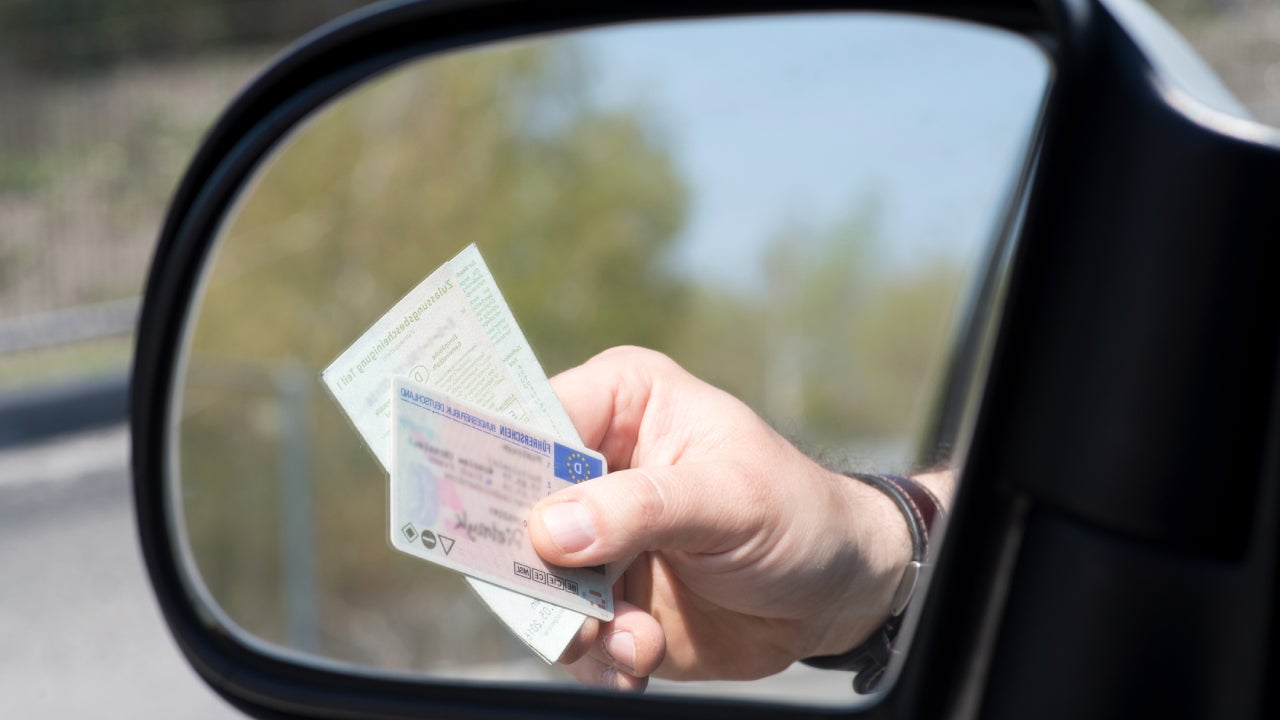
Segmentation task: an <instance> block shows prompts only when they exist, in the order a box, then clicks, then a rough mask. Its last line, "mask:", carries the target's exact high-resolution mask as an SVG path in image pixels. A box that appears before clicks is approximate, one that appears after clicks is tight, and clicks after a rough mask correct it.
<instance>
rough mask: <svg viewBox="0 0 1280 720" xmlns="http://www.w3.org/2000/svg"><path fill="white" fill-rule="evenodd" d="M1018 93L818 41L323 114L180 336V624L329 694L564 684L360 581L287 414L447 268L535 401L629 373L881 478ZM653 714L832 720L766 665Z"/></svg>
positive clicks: (397, 90)
mask: <svg viewBox="0 0 1280 720" xmlns="http://www.w3.org/2000/svg"><path fill="white" fill-rule="evenodd" d="M1048 76H1049V68H1048V65H1047V63H1046V61H1045V59H1044V57H1043V56H1042V55H1041V54H1040V53H1039V52H1038V51H1037V49H1036V48H1035V47H1033V46H1031V45H1030V44H1028V43H1026V42H1025V41H1023V40H1021V39H1019V38H1013V37H1010V36H1007V35H1005V34H1002V33H999V32H995V31H991V30H988V29H983V28H978V27H975V26H968V25H961V24H956V23H947V22H940V21H934V20H929V19H925V18H904V17H893V16H877V15H845V16H837V15H824V16H821V17H813V16H809V17H796V18H782V17H770V18H764V19H733V20H702V21H693V22H681V23H657V24H642V25H631V26H625V27H618V28H606V29H593V30H590V31H586V32H580V33H570V34H565V35H557V36H550V37H539V38H535V39H531V40H522V41H518V42H508V43H505V44H500V45H495V46H491V47H485V48H482V49H478V50H470V51H465V52H459V53H455V54H452V55H448V56H441V57H433V58H427V59H424V60H419V61H416V62H413V63H409V64H407V65H404V66H401V67H400V68H398V69H396V70H394V71H391V72H388V73H385V74H383V75H381V76H379V77H375V78H373V79H371V80H369V81H368V82H366V83H364V84H363V85H361V86H359V87H357V88H355V89H354V90H353V91H351V92H348V93H347V94H345V95H344V96H342V97H340V98H338V99H337V100H335V101H334V102H332V103H331V104H329V105H328V106H327V107H325V108H323V109H322V110H321V111H319V112H318V113H316V114H315V116H313V117H312V118H311V119H309V120H308V122H307V123H306V124H305V125H303V126H302V127H300V128H299V129H297V130H296V131H295V132H294V133H293V134H292V135H291V136H290V137H289V138H287V139H286V141H284V142H283V143H282V144H281V145H280V147H279V148H278V149H276V150H275V151H274V152H273V154H272V155H271V156H270V157H268V158H267V159H266V160H265V161H264V163H263V164H262V166H261V167H260V168H259V170H258V171H257V173H256V175H255V176H254V178H253V179H252V181H251V182H250V183H248V184H247V185H246V188H245V190H244V192H243V194H242V196H241V197H240V199H239V200H238V203H237V205H236V207H235V210H234V212H233V213H232V215H231V216H230V217H229V218H228V219H227V220H226V221H225V223H224V224H223V226H222V229H221V232H220V235H219V237H218V238H217V242H216V246H215V251H214V253H213V254H212V256H211V261H210V264H209V266H208V268H207V271H206V275H205V278H204V285H203V296H202V297H200V298H197V301H196V304H195V306H194V307H195V309H194V310H193V311H192V315H191V321H190V326H189V328H188V336H187V357H186V365H185V371H184V372H183V373H182V374H180V375H179V377H178V380H177V383H178V385H177V387H176V390H177V391H178V392H176V393H175V396H176V397H179V398H180V400H179V401H178V402H179V403H180V404H179V405H178V406H176V407H175V408H174V417H175V418H176V423H175V431H174V432H175V434H174V442H175V448H174V454H175V457H176V458H177V460H176V462H175V468H176V472H175V477H174V478H173V482H174V483H175V493H174V494H175V497H177V498H179V503H180V507H178V508H176V510H177V513H178V515H179V517H180V520H181V523H180V525H181V527H183V528H184V529H185V534H186V537H185V540H184V541H183V542H184V543H185V544H186V545H187V546H188V547H189V554H188V561H189V563H190V567H189V571H190V573H191V583H192V585H193V586H195V587H197V588H201V592H203V593H204V599H205V601H206V602H207V603H208V604H209V612H210V614H211V616H213V617H215V618H217V619H218V621H219V622H221V623H223V624H225V625H227V626H228V627H229V628H231V629H232V630H233V631H234V632H237V633H240V634H241V636H242V637H245V638H250V637H252V638H256V640H255V642H259V643H265V644H267V645H268V646H271V647H272V648H274V649H276V650H277V651H289V652H294V653H303V654H306V655H307V656H308V657H312V658H316V659H320V658H323V659H324V660H325V661H329V662H339V663H344V664H354V665H358V666H364V667H367V668H372V669H377V670H381V671H393V672H408V673H426V674H430V675H432V676H439V677H471V678H485V679H515V680H526V679H527V680H550V681H555V682H568V676H567V675H565V674H564V673H563V671H562V670H560V669H559V668H557V667H552V666H547V665H544V664H543V663H541V662H540V661H538V660H536V659H535V658H534V657H533V656H532V655H531V654H530V653H529V652H528V651H527V650H526V649H525V648H524V647H523V646H522V645H521V643H520V642H519V641H518V640H517V639H516V638H515V637H514V636H512V635H511V634H509V633H508V632H507V631H506V630H505V629H504V628H503V627H502V626H501V625H500V624H499V623H498V622H496V621H495V620H494V618H493V617H492V616H491V615H490V613H489V612H488V611H487V610H486V609H485V608H484V607H483V606H482V605H481V604H480V603H478V602H477V600H476V598H475V597H474V596H473V595H472V594H471V592H470V591H469V590H468V589H467V587H466V585H465V584H464V583H463V582H462V581H461V579H460V578H459V577H457V576H455V575H453V574H452V573H450V572H448V571H445V570H442V569H440V568H437V567H435V566H432V565H429V564H427V563H424V562H421V561H419V560H416V559H414V558H411V557H409V556H407V555H403V554H400V553H398V552H395V551H393V550H392V549H391V548H390V546H389V544H388V542H387V539H386V538H387V535H388V533H387V530H386V525H387V512H388V510H387V506H388V505H387V504H388V497H387V487H388V486H387V478H386V475H385V473H384V472H383V470H382V469H381V467H380V466H379V464H378V463H377V461H376V460H375V459H374V457H373V455H372V454H371V453H370V452H369V451H368V449H367V448H365V447H364V446H363V445H362V444H361V442H360V440H359V438H358V436H357V435H356V433H355V432H354V431H353V429H352V427H351V425H350V424H349V423H348V422H347V420H346V419H345V418H344V416H343V415H342V414H341V412H340V411H339V409H338V407H337V405H336V403H335V402H334V401H333V399H332V398H331V397H330V396H328V395H327V394H326V392H325V390H324V389H323V386H322V385H321V384H320V382H319V374H320V371H321V370H322V369H323V368H324V367H325V366H327V365H328V363H329V362H330V361H332V360H333V359H334V358H335V357H336V356H337V355H338V354H339V353H340V352H341V351H342V350H343V349H345V348H346V347H347V346H348V345H349V344H350V343H352V342H353V341H354V340H355V339H356V338H357V337H358V336H359V335H360V334H361V333H362V332H363V331H364V330H365V329H366V328H367V327H368V326H369V325H370V324H372V323H373V321H374V320H376V319H377V318H378V317H380V316H381V315H382V313H383V312H385V311H386V310H387V309H388V308H390V307H391V305H392V304H394V303H395V302H396V301H397V300H398V299H399V298H400V297H401V296H402V295H404V294H405V293H406V292H407V291H408V290H409V289H410V288H412V287H413V286H414V285H416V284H417V283H418V282H419V281H421V280H422V279H423V278H424V277H425V276H426V275H427V274H429V273H430V272H431V271H432V270H433V269H435V268H436V267H437V266H439V265H440V264H441V263H442V262H444V261H445V260H447V259H448V258H450V257H452V256H453V255H455V254H456V253H457V252H458V251H459V250H461V249H462V248H463V247H465V246H466V245H467V244H469V243H472V242H474V243H477V244H478V246H479V247H480V249H481V251H482V252H483V254H484V256H485V258H486V260H487V261H488V263H489V265H490V267H491V269H492V272H493V274H494V276H495V278H496V280H497V282H498V284H499V286H500V287H501V289H502V291H503V293H504V294H505V296H506V299H507V301H508V302H509V304H510V306H511V308H512V310H513V312H514V314H515V316H516V318H517V319H518V321H519V323H520V325H521V328H522V329H523V330H524V332H525V334H526V335H527V336H528V339H529V341H530V343H531V345H532V346H533V348H534V349H535V351H536V352H537V353H538V355H539V358H540V360H541V362H542V364H543V366H544V368H545V370H546V371H547V373H548V374H549V375H550V374H554V373H556V372H558V371H560V370H563V369H566V368H568V367H572V366H574V365H577V364H579V363H581V362H583V361H584V360H586V359H587V358H588V357H590V356H592V355H593V354H595V353H597V352H598V351H600V350H602V349H605V348H607V347H610V346H614V345H619V344H636V345H643V346H647V347H651V348H655V349H658V350H661V351H663V352H665V353H667V354H669V355H670V356H671V357H673V358H675V359H676V360H677V361H678V362H680V363H681V364H682V365H683V366H684V367H686V368H687V369H689V370H690V371H691V372H693V373H694V374H695V375H698V376H699V377H701V378H704V379H706V380H707V381H709V382H711V383H713V384H715V385H717V386H719V387H722V388H724V389H726V390H728V391H729V392H731V393H733V394H734V395H736V396H737V397H739V398H741V399H743V400H744V401H746V402H747V403H748V404H749V405H750V406H751V407H752V408H754V409H755V410H756V411H757V412H759V413H760V414H761V415H762V416H763V417H765V418H766V419H767V420H768V421H769V422H770V423H771V424H773V425H774V427H776V428H778V429H779V430H780V431H781V432H783V433H784V434H785V435H787V436H788V437H789V438H792V439H794V440H795V441H796V442H797V443H798V445H799V446H800V447H802V448H804V449H805V450H806V451H811V452H812V453H814V454H816V455H819V456H821V458H822V459H823V460H824V461H826V462H830V463H833V464H836V465H840V466H848V467H858V468H868V467H869V468H875V469H878V470H882V471H896V472H910V471H911V470H913V469H914V468H915V467H916V465H915V463H916V461H917V460H918V459H919V458H921V457H927V456H932V455H934V454H935V453H936V448H927V447H921V442H922V441H923V439H924V438H926V437H929V436H930V432H929V429H930V423H931V422H933V421H934V420H935V418H934V412H935V410H936V406H937V400H938V397H939V391H940V387H939V386H940V381H941V378H942V377H943V375H944V370H945V368H946V363H947V360H948V357H949V353H950V351H951V344H952V341H953V340H954V338H955V337H956V336H957V334H958V333H959V331H960V328H958V327H957V323H958V321H959V319H960V318H961V317H962V315H963V313H962V312H961V309H962V308H963V307H964V302H965V299H966V297H969V296H970V295H971V292H970V290H971V287H972V286H973V285H974V284H975V282H976V280H977V279H978V278H979V276H980V275H981V273H983V272H985V271H986V267H987V262H988V256H989V254H990V253H991V248H992V245H993V242H994V238H995V237H996V235H997V234H998V233H999V232H1000V230H1001V227H1002V223H1003V222H1004V220H1005V216H1006V214H1007V212H1008V208H1009V207H1010V206H1011V205H1012V204H1013V203H1012V200H1013V194H1014V191H1015V187H1016V182H1017V179H1018V177H1019V173H1020V171H1021V169H1022V167H1023V165H1024V163H1025V162H1026V154H1027V152H1028V147H1029V145H1030V139H1031V137H1032V134H1033V129H1034V125H1035V121H1036V118H1037V113H1038V111H1039V108H1040V104H1041V101H1042V97H1043V94H1044V92H1045V88H1046V84H1047V82H1048ZM967 293H968V294H967ZM655 690H656V691H671V692H688V691H708V692H724V693H728V694H732V695H735V696H739V697H743V696H768V697H773V698H779V699H784V700H792V701H796V702H806V703H812V702H832V703H849V702H852V701H854V697H855V696H854V695H853V694H852V692H851V690H850V688H849V679H848V677H847V676H846V675H845V674H844V673H839V672H826V671H819V670H812V669H808V668H803V667H800V666H797V667H796V668H793V669H792V670H789V671H787V672H785V673H783V674H782V675H781V676H778V677H776V678H770V679H766V680H763V681H758V682H754V683H711V684H691V685H664V684H660V683H655V685H654V686H652V687H651V692H652V691H655Z"/></svg>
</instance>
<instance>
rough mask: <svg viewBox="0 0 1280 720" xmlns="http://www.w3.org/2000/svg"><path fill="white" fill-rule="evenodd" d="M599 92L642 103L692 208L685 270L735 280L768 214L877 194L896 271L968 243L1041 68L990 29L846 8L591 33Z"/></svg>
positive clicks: (757, 261)
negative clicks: (671, 156)
mask: <svg viewBox="0 0 1280 720" xmlns="http://www.w3.org/2000/svg"><path fill="white" fill-rule="evenodd" d="M578 41H579V42H580V43H581V44H582V45H583V46H585V47H586V48H587V51H588V57H590V58H591V64H592V68H593V71H594V72H595V73H596V75H595V78H594V79H595V81H596V84H595V88H596V92H597V94H598V102H600V103H601V104H602V105H603V106H605V107H619V108H633V107H637V106H638V107H642V108H644V109H645V110H646V111H647V114H648V115H649V116H650V117H653V118H655V120H656V123H655V124H656V130H657V132H658V134H659V136H660V137H661V139H662V140H663V141H664V142H666V143H667V145H668V147H669V148H671V150H672V151H673V154H674V155H675V157H676V159H677V163H678V166H679V167H680V168H681V171H682V174H683V176H684V178H685V180H686V181H687V182H688V184H689V189H690V197H691V199H692V206H691V208H690V214H689V218H688V221H687V224H686V227H685V228H684V231H683V233H682V235H681V237H680V240H679V243H678V245H679V247H678V250H677V254H676V255H677V260H678V263H679V264H680V265H681V266H682V267H683V269H684V270H685V271H686V272H689V273H694V274H698V275H705V274H706V273H708V272H712V273H716V274H718V276H719V277H720V278H722V279H723V281H724V282H727V283H729V284H732V285H739V286H743V287H746V286H749V285H750V284H752V283H754V282H756V281H757V280H758V279H759V278H760V276H761V272H762V268H763V260H762V259H761V251H762V249H763V248H764V246H765V243H766V242H767V241H768V240H769V239H770V238H771V237H772V236H774V235H775V234H776V233H777V232H778V231H779V230H780V229H781V228H783V227H789V226H795V225H797V224H799V225H801V226H804V227H808V228H814V229H821V228H824V227H830V226H832V225H834V224H836V223H838V222H839V221H840V219H842V218H843V217H847V216H848V215H849V214H850V213H851V212H853V211H854V209H855V208H857V207H860V206H865V205H866V204H867V203H871V204H872V205H874V207H875V208H876V210H877V211H878V216H879V219H880V223H881V230H882V231H883V232H882V235H881V239H882V241H883V242H884V244H885V249H886V253H887V256H888V258H889V260H890V261H891V262H892V263H894V264H895V265H896V266H897V267H899V268H908V269H909V268H910V267H912V266H913V265H915V264H917V263H921V262H925V261H927V260H928V259H929V258H934V257H937V255H938V254H940V253H942V254H948V255H950V256H951V257H954V258H957V259H961V260H964V259H967V258H972V257H974V256H975V255H976V252H977V251H978V250H980V249H981V248H982V247H983V246H984V244H985V243H986V241H987V240H988V239H989V237H990V236H991V234H992V231H993V228H994V227H995V225H996V223H997V219H998V214H999V213H998V209H999V208H1001V207H1002V203H1003V202H1004V199H1005V197H1006V193H1007V189H1008V183H1009V182H1010V181H1011V179H1012V178H1013V177H1015V176H1016V173H1017V170H1018V168H1019V165H1020V163H1021V161H1022V158H1023V157H1024V154H1025V148H1026V145H1027V140H1028V137H1029V135H1030V132H1031V130H1032V129H1033V126H1034V121H1035V118H1036V116H1037V113H1038V111H1039V108H1040V103H1041V98H1042V96H1043V94H1044V90H1045V87H1046V83H1047V81H1048V78H1049V72H1050V69H1049V66H1048V63H1047V61H1046V60H1045V58H1044V56H1043V55H1042V54H1041V53H1040V52H1039V51H1038V50H1037V49H1036V48H1035V47H1034V46H1031V45H1030V44H1028V43H1027V42H1026V41H1025V40H1022V39H1020V38H1015V37H1012V36H1008V35H1005V34H1003V33H1000V32H998V31H994V30H990V29H986V28H980V27H977V26H973V25H965V24H961V23H957V22H953V21H940V20H933V19H927V18H922V17H907V16H887V15H873V14H867V13H860V14H854V13H844V14H825V15H808V16H787V17H763V18H749V19H717V20H710V21H707V20H698V21H678V22H666V23H656V24H655V23H650V24H644V25H630V26H620V27H615V28H607V29H601V30H594V31H590V32H587V33H584V34H582V35H581V36H580V37H579V39H578Z"/></svg>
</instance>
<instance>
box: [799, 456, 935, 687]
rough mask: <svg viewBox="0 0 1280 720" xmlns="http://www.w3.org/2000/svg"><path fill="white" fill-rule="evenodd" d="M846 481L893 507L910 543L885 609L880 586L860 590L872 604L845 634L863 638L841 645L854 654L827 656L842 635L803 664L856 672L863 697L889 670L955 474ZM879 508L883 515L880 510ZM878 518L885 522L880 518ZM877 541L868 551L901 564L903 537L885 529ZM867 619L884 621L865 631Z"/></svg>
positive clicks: (871, 476)
mask: <svg viewBox="0 0 1280 720" xmlns="http://www.w3.org/2000/svg"><path fill="white" fill-rule="evenodd" d="M850 478H851V479H853V480H855V481H857V483H856V484H858V485H862V486H864V487H866V488H870V489H874V490H875V491H877V492H878V493H879V494H881V495H882V496H883V497H884V498H885V499H887V500H888V501H889V502H890V503H891V505H892V507H893V508H894V510H895V511H896V514H897V515H898V517H899V518H900V519H901V524H900V527H901V528H903V529H905V531H906V535H907V537H908V540H909V547H910V552H909V558H908V559H907V561H906V562H905V564H899V565H898V567H901V569H902V570H901V574H900V575H898V579H897V581H896V582H895V583H892V587H893V589H892V590H891V591H890V594H889V595H888V598H889V600H888V605H887V607H886V606H885V605H883V601H884V598H885V594H884V591H885V588H886V585H884V584H883V582H881V583H879V584H878V585H876V584H871V585H869V586H868V587H867V588H866V590H865V591H864V592H867V593H872V595H870V597H871V598H872V600H871V605H869V606H867V605H863V606H862V609H863V611H864V612H863V613H858V614H857V615H856V616H855V619H857V620H859V622H851V623H849V624H847V627H848V629H850V630H851V631H856V635H857V637H861V638H862V639H861V640H859V641H857V642H856V644H854V645H851V646H850V645H848V644H846V645H844V646H845V647H852V649H849V650H844V651H839V650H837V651H834V652H831V651H829V648H831V647H841V643H840V642H839V639H840V637H841V635H842V633H839V632H834V633H828V635H827V638H826V639H825V642H823V643H821V645H820V647H822V648H823V651H820V652H819V654H817V655H816V656H808V657H806V658H805V662H806V663H807V664H810V665H813V666H815V667H820V668H828V669H844V670H852V671H854V672H855V673H856V675H855V677H854V689H855V690H857V691H858V692H861V693H866V692H871V691H872V690H874V689H875V687H876V685H877V684H878V683H879V681H880V679H881V677H882V676H883V673H884V671H885V668H886V667H887V665H888V662H889V658H890V654H891V649H892V645H893V642H894V640H895V638H896V636H897V633H898V629H899V627H900V624H901V621H902V614H903V613H904V612H905V610H906V607H907V604H908V603H909V602H910V601H911V599H912V597H913V595H914V593H915V588H916V583H917V582H918V580H919V577H920V574H921V573H922V572H923V570H924V568H925V565H926V563H927V562H928V561H929V557H930V542H929V540H930V538H929V531H930V529H931V528H932V527H933V526H935V525H936V524H937V521H938V520H939V519H940V518H941V516H942V513H943V508H944V507H945V506H944V500H942V499H941V498H940V497H939V496H940V495H941V496H942V497H945V498H946V500H945V502H947V503H949V501H950V497H951V491H952V490H953V475H952V474H951V473H950V472H942V473H930V474H928V475H926V476H919V477H917V478H906V477H901V476H895V475H879V474H871V473H853V474H851V475H850ZM851 495H852V496H854V497H856V496H858V495H863V493H859V492H854V493H851ZM854 502H856V500H855V501H854ZM880 507H881V510H883V505H881V506H880ZM879 517H881V518H883V515H881V516H879ZM879 536H880V538H879V539H880V540H881V542H879V543H876V542H874V539H873V541H872V543H871V544H868V545H866V547H868V548H875V547H876V546H877V545H878V546H879V547H880V548H881V550H887V551H888V552H889V553H890V554H891V555H892V556H896V559H897V560H896V562H898V563H901V558H902V554H901V533H895V532H892V531H889V530H888V529H884V530H881V531H880V533H879ZM874 557H875V556H874V554H873V555H871V556H869V558H868V559H869V560H871V561H872V565H871V567H874ZM893 575H894V571H893V570H890V573H889V575H888V577H889V578H892V576H893ZM880 577H881V580H883V578H884V577H885V576H884V575H883V574H882V575H881V576H880ZM864 602H865V600H864ZM867 607H870V608H872V610H873V614H870V615H868V614H866V613H865V610H866V608H867ZM856 608H857V605H856V604H852V605H851V606H850V610H851V611H854V612H856ZM868 618H883V620H882V621H881V622H880V623H879V624H877V625H874V626H873V627H872V628H871V629H870V630H867V628H866V620H867V619H868ZM846 642H847V640H846Z"/></svg>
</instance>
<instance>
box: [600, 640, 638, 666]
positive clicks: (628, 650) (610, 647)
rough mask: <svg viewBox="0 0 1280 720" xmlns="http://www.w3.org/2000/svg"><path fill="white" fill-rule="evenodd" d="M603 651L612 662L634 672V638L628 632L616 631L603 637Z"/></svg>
mask: <svg viewBox="0 0 1280 720" xmlns="http://www.w3.org/2000/svg"><path fill="white" fill-rule="evenodd" d="M604 652H605V654H606V655H608V656H609V658H610V659H611V660H613V662H614V664H616V665H618V666H619V667H621V668H622V669H623V670H626V671H627V672H629V673H632V674H634V673H635V671H636V639H635V638H634V637H633V636H632V635H631V633H629V632H616V633H613V634H612V635H609V636H608V637H606V638H605V639H604Z"/></svg>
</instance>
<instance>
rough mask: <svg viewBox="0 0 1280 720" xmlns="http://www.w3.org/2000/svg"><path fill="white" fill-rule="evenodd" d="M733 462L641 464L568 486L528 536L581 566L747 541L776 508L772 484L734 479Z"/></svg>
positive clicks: (551, 554) (550, 553)
mask: <svg viewBox="0 0 1280 720" xmlns="http://www.w3.org/2000/svg"><path fill="white" fill-rule="evenodd" d="M738 474H739V473H738V472H737V471H736V470H735V468H734V466H732V465H729V464H727V463H698V464H685V465H672V466H666V467H651V468H639V469H634V470H622V471H619V472H615V473H610V474H608V475H606V476H604V477H602V478H596V479H595V480H592V481H590V482H586V483H582V484H580V485H575V486H573V487H571V488H566V489H564V490H561V491H560V492H557V493H556V494H554V495H552V496H550V497H548V498H546V499H545V500H543V501H542V502H540V503H538V504H537V505H535V506H534V507H533V510H532V512H531V513H530V515H529V537H530V539H531V540H532V541H533V546H534V549H536V550H537V552H538V554H539V555H540V556H542V558H543V559H544V560H546V561H547V562H549V563H552V564H554V565H566V566H583V565H596V564H600V563H606V562H612V561H614V560H621V559H624V558H630V557H633V556H635V555H637V554H639V553H641V552H644V551H646V550H657V549H677V550H682V551H686V552H690V553H717V552H723V551H726V550H730V549H732V548H734V547H737V546H739V545H741V544H742V543H744V542H746V541H747V540H748V539H749V538H750V537H751V536H752V535H753V534H754V533H756V532H758V531H759V530H760V529H761V528H762V527H765V526H766V524H767V523H766V522H765V518H767V517H768V516H769V513H770V512H771V511H772V508H774V507H775V505H774V504H772V503H771V502H770V501H769V498H767V497H765V495H767V493H768V492H769V488H768V487H767V486H762V485H760V484H755V483H743V482H735V480H738V479H739V478H738Z"/></svg>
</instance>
